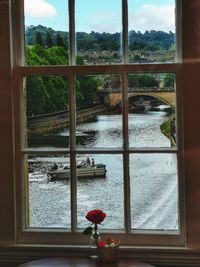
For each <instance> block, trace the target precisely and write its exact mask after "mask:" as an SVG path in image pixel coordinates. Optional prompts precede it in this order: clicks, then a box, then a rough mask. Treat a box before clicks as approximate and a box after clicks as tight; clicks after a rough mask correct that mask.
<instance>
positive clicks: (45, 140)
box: [24, 75, 69, 147]
mask: <svg viewBox="0 0 200 267" xmlns="http://www.w3.org/2000/svg"><path fill="white" fill-rule="evenodd" d="M24 84H25V86H24V87H25V90H24V101H25V103H26V105H25V108H26V109H25V114H24V118H25V127H26V132H25V134H26V136H25V146H28V147H68V146H69V129H68V127H69V112H68V82H67V78H66V77H65V76H59V75H49V76H41V75H37V76H36V75H35V76H27V77H26V78H25V79H24ZM26 143H27V144H26Z"/></svg>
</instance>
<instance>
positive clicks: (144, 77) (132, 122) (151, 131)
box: [128, 73, 177, 147]
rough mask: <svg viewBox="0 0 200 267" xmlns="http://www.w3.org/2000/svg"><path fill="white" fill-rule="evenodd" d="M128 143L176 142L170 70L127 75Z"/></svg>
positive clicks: (160, 144)
mask: <svg viewBox="0 0 200 267" xmlns="http://www.w3.org/2000/svg"><path fill="white" fill-rule="evenodd" d="M128 84H129V88H128V94H129V145H130V146H131V147H172V146H176V142H177V140H176V93H175V86H176V82H175V75H174V74H173V73H144V74H130V75H129V76H128Z"/></svg>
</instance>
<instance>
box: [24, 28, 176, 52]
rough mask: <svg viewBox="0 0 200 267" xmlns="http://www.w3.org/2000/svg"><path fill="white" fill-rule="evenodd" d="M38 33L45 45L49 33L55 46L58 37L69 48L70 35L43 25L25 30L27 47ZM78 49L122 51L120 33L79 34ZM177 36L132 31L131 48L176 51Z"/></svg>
mask: <svg viewBox="0 0 200 267" xmlns="http://www.w3.org/2000/svg"><path fill="white" fill-rule="evenodd" d="M36 33H40V34H41V38H42V42H43V45H44V46H45V45H46V42H47V40H46V39H47V38H46V36H47V33H48V34H50V36H51V38H52V42H53V45H55V44H56V36H57V35H58V34H59V36H60V37H61V38H62V39H63V41H64V44H65V47H66V48H67V47H68V41H67V40H68V36H69V33H68V32H65V31H55V30H53V29H52V28H47V27H45V26H42V25H38V26H29V27H26V30H25V41H26V44H27V45H34V44H35V37H36ZM76 40H77V49H78V50H81V51H104V50H111V51H117V50H119V49H120V40H121V36H120V33H105V32H104V33H98V32H94V31H92V32H91V33H86V32H77V35H76ZM174 43H175V35H174V33H172V32H169V33H167V32H163V31H146V32H145V33H141V32H135V31H130V32H129V48H130V50H131V51H135V50H146V51H155V50H165V51H168V50H174Z"/></svg>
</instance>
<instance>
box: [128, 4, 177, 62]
mask: <svg viewBox="0 0 200 267" xmlns="http://www.w3.org/2000/svg"><path fill="white" fill-rule="evenodd" d="M128 7H129V11H128V15H129V62H130V63H161V62H174V61H175V39H176V36H175V0H165V1H153V0H145V1H138V0H128Z"/></svg>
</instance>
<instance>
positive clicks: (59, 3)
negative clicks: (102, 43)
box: [24, 0, 175, 33]
mask: <svg viewBox="0 0 200 267" xmlns="http://www.w3.org/2000/svg"><path fill="white" fill-rule="evenodd" d="M24 2H25V25H26V26H30V25H38V24H41V25H44V26H46V27H51V28H52V29H54V30H62V31H68V1H67V0H24ZM121 2H122V1H121V0H76V5H75V21H76V31H84V32H91V31H96V32H110V33H114V32H120V31H121V21H122V17H121ZM128 8H129V12H128V17H129V30H135V31H141V32H144V31H146V30H148V31H149V30H156V31H157V30H161V31H165V32H169V31H172V32H175V11H174V10H175V0H128Z"/></svg>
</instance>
